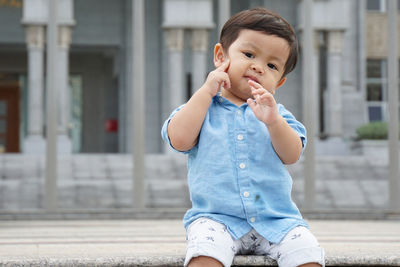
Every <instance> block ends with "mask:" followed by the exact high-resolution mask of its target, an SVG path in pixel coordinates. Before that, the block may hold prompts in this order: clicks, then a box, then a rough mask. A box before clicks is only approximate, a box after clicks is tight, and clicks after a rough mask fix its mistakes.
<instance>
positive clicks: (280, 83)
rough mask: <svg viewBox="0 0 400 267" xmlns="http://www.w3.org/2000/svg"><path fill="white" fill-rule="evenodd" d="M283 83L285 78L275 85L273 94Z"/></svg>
mask: <svg viewBox="0 0 400 267" xmlns="http://www.w3.org/2000/svg"><path fill="white" fill-rule="evenodd" d="M285 82H286V77H283V78H282V79H281V80H280V81H279V82H278V84H277V85H276V87H275V90H274V94H275V91H276V90H278V88H279V87H281V86H282V85H283V84H284V83H285Z"/></svg>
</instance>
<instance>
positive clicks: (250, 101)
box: [247, 98, 256, 110]
mask: <svg viewBox="0 0 400 267" xmlns="http://www.w3.org/2000/svg"><path fill="white" fill-rule="evenodd" d="M247 104H248V105H249V107H250V108H251V109H252V110H253V109H254V107H255V106H256V102H254V99H251V98H249V99H247Z"/></svg>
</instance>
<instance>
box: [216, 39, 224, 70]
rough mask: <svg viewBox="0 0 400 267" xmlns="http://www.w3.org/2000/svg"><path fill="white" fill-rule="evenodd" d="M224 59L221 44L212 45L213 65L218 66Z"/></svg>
mask: <svg viewBox="0 0 400 267" xmlns="http://www.w3.org/2000/svg"><path fill="white" fill-rule="evenodd" d="M224 60H225V53H224V49H223V47H222V45H221V44H220V43H218V44H216V45H215V47H214V66H215V67H216V68H218V67H219V66H221V64H222V63H223V62H224Z"/></svg>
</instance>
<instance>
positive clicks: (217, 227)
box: [184, 218, 236, 267]
mask: <svg viewBox="0 0 400 267" xmlns="http://www.w3.org/2000/svg"><path fill="white" fill-rule="evenodd" d="M186 235H187V250H186V259H185V265H184V266H191V267H192V266H225V267H226V266H231V264H232V261H233V257H234V256H235V251H236V248H235V244H234V243H235V242H234V240H233V238H232V237H231V235H230V233H229V232H228V230H227V229H226V227H225V225H223V224H220V223H218V222H215V221H213V220H211V219H208V218H200V219H197V220H195V221H194V222H193V223H192V224H191V225H189V227H188V229H187V234H186ZM196 264H198V265H196ZM212 264H216V265H212Z"/></svg>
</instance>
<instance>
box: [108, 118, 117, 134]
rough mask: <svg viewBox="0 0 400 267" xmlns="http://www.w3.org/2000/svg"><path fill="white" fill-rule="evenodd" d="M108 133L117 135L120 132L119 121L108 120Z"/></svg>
mask: <svg viewBox="0 0 400 267" xmlns="http://www.w3.org/2000/svg"><path fill="white" fill-rule="evenodd" d="M105 128H106V132H107V133H116V132H118V120H116V119H109V120H106V127H105Z"/></svg>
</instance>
